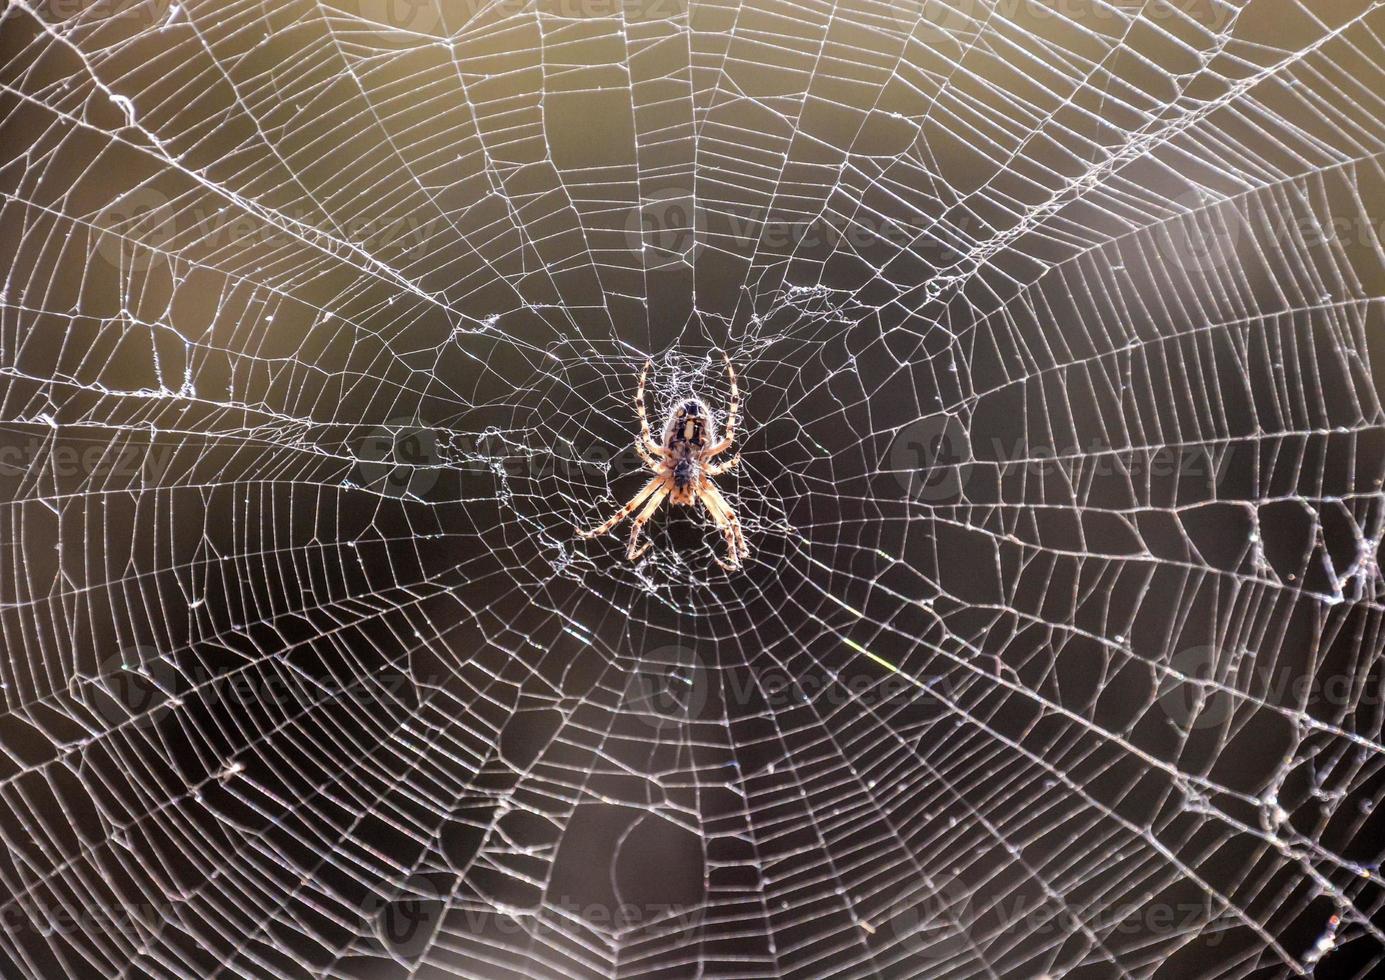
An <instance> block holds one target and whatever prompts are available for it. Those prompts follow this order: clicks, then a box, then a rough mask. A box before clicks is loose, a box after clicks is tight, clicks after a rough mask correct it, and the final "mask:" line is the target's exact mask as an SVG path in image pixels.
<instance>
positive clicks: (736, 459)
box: [705, 453, 741, 476]
mask: <svg viewBox="0 0 1385 980" xmlns="http://www.w3.org/2000/svg"><path fill="white" fill-rule="evenodd" d="M740 461H741V454H740V453H737V454H736V455H734V456H732V457H731V458H730V459H728V460H727V461H726V462H724V463H711V464H709V465H708V467H707V469H706V471H705V472H706V474H707V475H708V476H721V474H723V473H725V472H726V471H727V470H730V469H734V468H735V467H736V466H737V465H738V464H739V463H740Z"/></svg>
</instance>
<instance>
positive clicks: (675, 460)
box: [577, 357, 750, 569]
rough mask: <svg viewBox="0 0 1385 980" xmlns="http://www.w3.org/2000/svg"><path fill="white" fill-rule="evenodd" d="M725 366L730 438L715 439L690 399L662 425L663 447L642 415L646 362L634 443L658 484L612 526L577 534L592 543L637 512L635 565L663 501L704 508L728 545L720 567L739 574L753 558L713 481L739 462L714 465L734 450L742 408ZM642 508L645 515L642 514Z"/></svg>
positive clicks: (706, 415) (708, 417)
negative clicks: (646, 529)
mask: <svg viewBox="0 0 1385 980" xmlns="http://www.w3.org/2000/svg"><path fill="white" fill-rule="evenodd" d="M724 360H725V361H726V374H727V377H729V378H730V379H731V402H730V405H729V407H728V409H727V412H726V438H724V439H721V440H718V439H717V425H716V420H715V419H713V418H712V413H711V411H709V410H708V408H707V406H706V404H705V403H704V402H703V401H702V399H700V398H698V397H696V396H695V395H689V396H687V397H685V398H682V399H680V400H679V401H678V402H676V403H675V404H674V406H673V408H672V409H671V410H670V411H669V413H668V420H667V421H666V422H665V423H664V435H663V441H662V442H655V441H654V438H653V436H651V435H650V432H649V418H648V416H646V415H645V411H644V383H645V379H646V378H648V376H649V367H650V364H649V362H648V361H646V362H645V365H644V370H643V371H641V372H640V384H639V387H638V388H637V389H636V391H635V406H636V410H637V411H638V412H639V417H640V437H639V439H638V440H636V442H635V449H636V450H637V451H638V452H639V454H640V458H641V459H643V460H644V464H645V466H646V467H648V468H649V469H650V470H652V471H653V472H654V478H653V479H652V480H650V481H649V482H648V483H646V484H645V485H644V487H643V488H642V489H641V490H640V492H639V493H637V494H635V496H633V497H631V498H630V501H629V503H627V504H626V505H625V506H624V507H622V508H621V509H620V510H618V511H616V512H615V514H614V515H613V516H612V517H611V519H610V520H608V521H606V523H604V524H602V525H600V526H599V527H594V528H592V529H591V530H590V531H578V532H577V533H578V534H579V535H581V536H582V537H584V538H594V537H596V536H597V535H599V534H605V533H606V532H607V531H609V530H610V529H611V528H613V527H615V526H616V525H617V524H619V523H620V522H621V521H622V520H624V519H625V518H626V517H628V516H629V515H630V514H632V513H634V512H635V511H636V510H639V514H637V515H636V517H635V525H634V527H633V528H631V530H630V547H629V548H627V549H626V551H625V554H626V556H627V557H628V558H629V559H630V560H631V561H634V560H635V559H636V558H638V557H640V555H642V554H644V553H645V552H646V551H648V550H649V548H650V546H651V545H652V544H653V542H652V541H646V542H645V544H644V547H642V548H641V547H637V546H638V545H639V541H640V528H642V527H643V526H644V525H645V523H646V522H648V520H649V519H650V518H651V517H653V516H654V512H655V511H656V510H658V509H659V505H660V504H661V503H663V500H664V498H665V497H667V498H668V499H669V501H670V502H671V503H674V504H679V505H682V506H688V505H691V504H693V503H695V502H700V503H701V504H702V506H703V507H705V508H706V509H707V513H708V514H710V515H711V516H712V520H713V521H714V522H716V525H717V527H718V528H720V529H721V534H722V537H724V538H725V539H726V549H727V560H726V561H722V560H721V559H720V558H718V559H717V562H718V563H719V564H720V565H721V566H722V567H723V568H726V569H734V568H739V567H740V564H741V559H742V558H745V557H747V556H748V555H749V554H750V549H749V548H748V547H747V546H746V543H745V535H744V534H742V533H741V522H740V521H739V520H738V519H737V517H736V512H735V511H734V510H732V509H731V505H730V504H728V503H727V502H726V498H725V497H723V496H722V495H721V491H720V490H718V489H717V487H716V484H715V483H713V482H712V477H714V476H719V475H720V474H722V473H725V472H726V471H727V470H729V469H731V467H733V466H735V465H736V464H737V463H739V462H740V460H741V458H740V457H739V456H732V457H731V458H730V459H728V460H727V461H726V462H724V463H713V462H712V459H714V458H715V457H716V456H718V455H720V454H721V453H724V452H725V451H726V450H728V449H730V448H731V443H732V441H733V440H734V439H735V437H736V413H737V411H738V409H739V405H740V394H739V392H738V391H737V389H736V372H735V370H734V369H733V368H732V367H731V359H730V358H729V357H724ZM640 508H643V509H640Z"/></svg>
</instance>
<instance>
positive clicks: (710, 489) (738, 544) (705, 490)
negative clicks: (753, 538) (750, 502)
mask: <svg viewBox="0 0 1385 980" xmlns="http://www.w3.org/2000/svg"><path fill="white" fill-rule="evenodd" d="M697 495H698V498H699V499H700V500H701V501H702V503H703V506H705V507H706V508H707V512H708V513H709V514H711V515H712V520H714V521H716V524H717V527H719V528H721V534H722V537H724V538H725V539H726V552H727V554H726V557H727V558H728V559H730V560H729V561H722V560H721V559H720V558H718V559H717V564H718V565H720V566H721V567H722V568H725V569H727V570H728V571H732V570H734V569H737V568H739V567H740V565H741V559H742V558H746V557H748V556H749V555H750V548H749V547H748V546H747V545H746V543H745V535H744V534H743V533H742V532H741V522H740V519H739V518H737V517H736V512H735V511H734V510H732V509H731V505H730V504H728V503H727V502H726V498H725V497H723V496H722V495H721V491H720V490H718V489H717V487H716V484H714V483H712V481H710V480H704V481H703V482H702V485H701V486H700V487H698V491H697Z"/></svg>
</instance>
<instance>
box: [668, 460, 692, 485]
mask: <svg viewBox="0 0 1385 980" xmlns="http://www.w3.org/2000/svg"><path fill="white" fill-rule="evenodd" d="M696 480H697V461H696V460H695V459H693V458H692V457H691V456H680V457H679V458H678V461H677V462H676V463H674V464H673V486H674V487H675V488H676V489H678V490H686V489H688V488H689V487H691V486H692V485H693V483H694V482H695V481H696Z"/></svg>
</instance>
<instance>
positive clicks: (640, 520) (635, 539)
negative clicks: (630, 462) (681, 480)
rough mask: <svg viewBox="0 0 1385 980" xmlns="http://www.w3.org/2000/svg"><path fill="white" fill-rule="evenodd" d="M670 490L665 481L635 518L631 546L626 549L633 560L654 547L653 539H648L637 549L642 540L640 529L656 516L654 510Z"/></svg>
mask: <svg viewBox="0 0 1385 980" xmlns="http://www.w3.org/2000/svg"><path fill="white" fill-rule="evenodd" d="M668 490H669V488H668V484H667V483H665V484H664V485H663V486H662V487H660V488H659V492H658V493H656V494H654V496H652V497H650V498H649V503H647V504H645V505H644V510H642V511H640V513H639V516H637V517H636V518H635V523H634V525H633V526H632V527H631V528H630V547H628V548H626V549H625V557H626V558H628V559H630V560H631V561H634V560H635V559H637V558H639V557H640V555H642V554H644V553H645V552H646V551H648V550H649V549H650V548H652V547H654V542H653V541H646V542H645V543H644V547H643V548H640V549H639V550H638V551H636V550H635V545H636V544H638V543H639V540H640V529H641V528H643V527H644V525H645V523H646V522H647V521H648V520H649V519H650V518H651V517H653V516H654V512H655V511H656V510H658V509H659V505H660V504H662V503H663V502H664V498H665V497H667V496H668Z"/></svg>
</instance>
